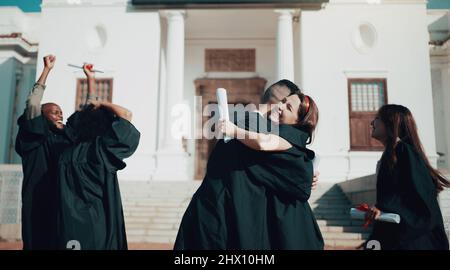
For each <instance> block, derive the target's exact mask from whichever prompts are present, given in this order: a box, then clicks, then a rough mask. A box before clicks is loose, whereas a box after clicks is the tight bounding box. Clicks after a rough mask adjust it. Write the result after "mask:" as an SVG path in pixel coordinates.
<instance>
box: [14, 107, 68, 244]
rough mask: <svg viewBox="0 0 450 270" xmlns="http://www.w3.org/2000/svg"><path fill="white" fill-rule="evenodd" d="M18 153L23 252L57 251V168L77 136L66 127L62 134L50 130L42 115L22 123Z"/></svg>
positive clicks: (17, 144)
mask: <svg viewBox="0 0 450 270" xmlns="http://www.w3.org/2000/svg"><path fill="white" fill-rule="evenodd" d="M18 125H19V132H18V134H17V137H16V145H15V148H16V152H17V153H18V154H19V155H20V157H21V158H22V168H23V183H22V241H23V249H26V250H30V249H56V167H57V161H58V158H59V156H60V154H61V153H62V151H64V149H66V148H67V147H69V146H70V145H72V144H73V141H74V136H73V133H72V132H71V129H70V128H68V127H66V128H64V130H63V132H62V133H54V132H52V131H51V130H50V128H49V125H48V122H47V119H46V118H45V117H44V116H43V115H40V116H38V117H35V118H33V119H31V120H27V119H26V117H25V115H22V116H21V117H20V118H19V119H18Z"/></svg>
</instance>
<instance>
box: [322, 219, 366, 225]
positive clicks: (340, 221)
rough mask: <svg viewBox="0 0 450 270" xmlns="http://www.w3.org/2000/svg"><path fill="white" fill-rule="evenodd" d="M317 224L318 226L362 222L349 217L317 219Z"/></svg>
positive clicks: (358, 223) (360, 223) (357, 223)
mask: <svg viewBox="0 0 450 270" xmlns="http://www.w3.org/2000/svg"><path fill="white" fill-rule="evenodd" d="M317 224H318V225H319V226H321V225H322V226H362V225H363V224H364V222H363V221H362V220H351V219H333V220H325V219H317Z"/></svg>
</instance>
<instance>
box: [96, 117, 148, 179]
mask: <svg viewBox="0 0 450 270" xmlns="http://www.w3.org/2000/svg"><path fill="white" fill-rule="evenodd" d="M139 139H140V133H139V131H138V130H137V129H136V128H135V127H134V126H133V124H131V123H130V122H129V121H127V120H125V119H123V118H120V117H117V118H116V119H115V120H114V121H113V123H112V125H111V128H110V129H109V131H108V132H107V134H105V135H104V136H102V137H100V139H99V140H98V142H97V144H96V147H97V148H98V151H99V155H100V158H101V161H102V162H103V163H104V164H105V166H106V167H107V168H108V169H109V170H112V171H116V170H121V169H123V168H125V166H126V164H125V162H123V159H125V158H127V157H130V156H131V155H132V154H133V153H134V151H136V148H137V147H138V144H139Z"/></svg>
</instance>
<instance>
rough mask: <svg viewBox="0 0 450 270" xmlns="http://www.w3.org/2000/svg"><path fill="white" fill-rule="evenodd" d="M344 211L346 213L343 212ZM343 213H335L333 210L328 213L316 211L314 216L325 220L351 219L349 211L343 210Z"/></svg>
mask: <svg viewBox="0 0 450 270" xmlns="http://www.w3.org/2000/svg"><path fill="white" fill-rule="evenodd" d="M342 212H344V213H342ZM342 212H341V213H333V212H327V213H316V212H314V216H315V217H316V219H324V220H336V219H337V220H341V219H345V220H350V214H349V213H348V212H347V211H342Z"/></svg>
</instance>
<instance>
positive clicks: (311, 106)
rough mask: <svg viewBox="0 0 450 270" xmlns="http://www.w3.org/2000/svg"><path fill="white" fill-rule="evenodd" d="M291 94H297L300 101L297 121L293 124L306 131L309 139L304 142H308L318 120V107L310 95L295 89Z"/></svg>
mask: <svg viewBox="0 0 450 270" xmlns="http://www.w3.org/2000/svg"><path fill="white" fill-rule="evenodd" d="M291 95H297V96H298V97H299V98H300V101H301V103H300V107H299V109H298V119H299V121H298V124H297V125H295V126H296V127H297V128H299V129H300V130H303V131H305V132H306V133H308V135H309V139H308V141H307V142H306V144H310V143H311V142H312V139H313V135H314V131H315V130H316V127H317V123H318V122H319V108H318V107H317V104H316V102H315V101H314V99H313V98H312V97H310V96H308V95H305V94H303V93H302V92H300V91H297V92H295V93H293V94H291Z"/></svg>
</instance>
